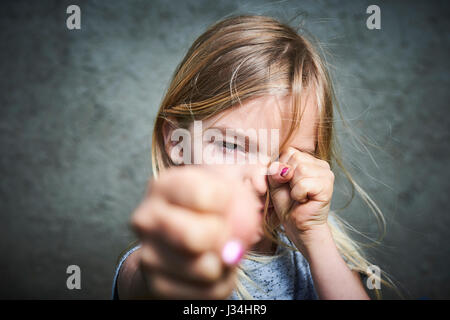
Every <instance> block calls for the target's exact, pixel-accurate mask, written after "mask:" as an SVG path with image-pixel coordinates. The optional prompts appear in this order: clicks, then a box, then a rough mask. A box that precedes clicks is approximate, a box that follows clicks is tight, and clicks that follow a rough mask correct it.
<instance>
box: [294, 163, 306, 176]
mask: <svg viewBox="0 0 450 320" xmlns="http://www.w3.org/2000/svg"><path fill="white" fill-rule="evenodd" d="M295 170H296V171H297V173H298V174H299V175H304V174H306V173H307V171H308V168H307V166H306V165H304V164H299V165H298V166H297V168H296V169H295Z"/></svg>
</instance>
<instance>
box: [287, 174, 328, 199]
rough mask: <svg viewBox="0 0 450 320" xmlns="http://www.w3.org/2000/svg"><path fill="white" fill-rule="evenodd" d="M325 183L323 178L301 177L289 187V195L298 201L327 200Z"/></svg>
mask: <svg viewBox="0 0 450 320" xmlns="http://www.w3.org/2000/svg"><path fill="white" fill-rule="evenodd" d="M325 191H326V190H325V183H324V181H323V179H317V178H303V179H301V180H299V181H298V182H297V183H296V184H295V186H294V187H293V188H292V189H291V193H290V195H291V197H292V199H293V200H295V201H297V202H299V203H305V202H307V201H309V200H310V199H311V200H315V201H328V200H329V199H328V194H327V193H326V192H325Z"/></svg>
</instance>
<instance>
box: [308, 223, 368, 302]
mask: <svg viewBox="0 0 450 320" xmlns="http://www.w3.org/2000/svg"><path fill="white" fill-rule="evenodd" d="M301 243H302V244H301V247H302V250H301V251H302V252H303V253H304V255H305V258H306V259H307V260H308V262H309V265H310V269H311V275H312V277H313V280H314V286H315V288H316V291H317V294H318V296H319V299H324V300H351V299H356V300H363V299H370V298H369V296H368V295H367V293H366V291H365V290H364V287H363V284H362V283H361V279H360V277H359V275H358V274H357V273H356V272H353V271H351V270H350V268H349V267H348V266H347V264H346V263H345V261H344V259H343V258H342V257H341V255H340V254H339V251H338V249H337V247H336V245H335V243H334V240H333V237H332V235H331V231H330V230H329V228H328V226H326V225H323V226H320V227H318V228H317V229H316V230H314V232H310V233H309V234H308V235H306V236H304V237H303V238H302V240H301Z"/></svg>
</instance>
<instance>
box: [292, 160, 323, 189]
mask: <svg viewBox="0 0 450 320" xmlns="http://www.w3.org/2000/svg"><path fill="white" fill-rule="evenodd" d="M289 162H290V163H289V165H290V166H291V167H293V170H292V171H293V177H292V179H290V180H289V184H290V185H291V187H294V186H295V184H296V183H297V181H299V180H300V179H303V178H319V177H327V176H328V175H329V174H330V173H331V171H330V170H329V169H325V168H324V167H322V166H319V165H317V164H315V163H305V162H300V163H298V162H296V160H294V159H293V158H291V160H289Z"/></svg>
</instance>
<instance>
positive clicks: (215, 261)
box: [141, 237, 224, 283]
mask: <svg viewBox="0 0 450 320" xmlns="http://www.w3.org/2000/svg"><path fill="white" fill-rule="evenodd" d="M141 262H142V263H143V266H145V267H146V268H149V269H150V270H154V271H157V272H165V273H167V274H168V275H171V276H173V277H175V278H178V279H181V280H187V281H191V282H196V281H197V282H200V283H208V282H213V281H216V280H218V279H219V278H220V276H221V275H222V272H223V269H224V266H223V264H222V262H221V261H220V258H219V256H218V255H217V253H215V252H212V251H207V252H205V253H203V254H201V255H188V254H186V253H185V252H182V251H180V250H177V248H173V247H172V246H171V244H170V243H167V241H165V239H161V238H158V237H154V238H152V239H149V240H148V241H146V242H145V243H144V244H143V245H142V250H141ZM180 266H183V268H180Z"/></svg>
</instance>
